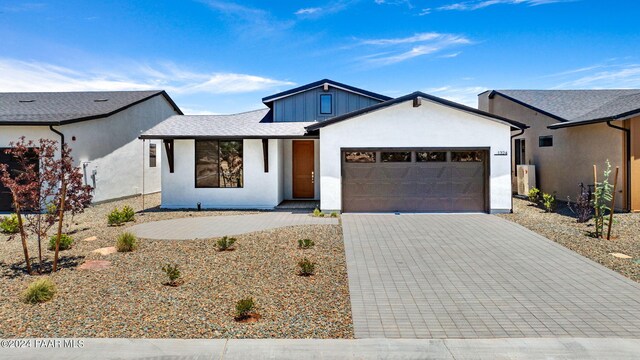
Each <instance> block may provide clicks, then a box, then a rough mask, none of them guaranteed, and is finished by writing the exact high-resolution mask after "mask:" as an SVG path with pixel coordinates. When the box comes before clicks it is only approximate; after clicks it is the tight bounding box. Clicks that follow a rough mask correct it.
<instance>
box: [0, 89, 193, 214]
mask: <svg viewBox="0 0 640 360" xmlns="http://www.w3.org/2000/svg"><path fill="white" fill-rule="evenodd" d="M177 114H182V111H180V109H179V108H178V106H177V105H176V104H175V103H174V102H173V100H172V99H171V98H170V97H169V95H168V94H167V93H166V92H164V91H160V90H158V91H112V92H48V93H45V92H42V93H39V92H36V93H0V162H3V163H8V164H9V165H10V167H11V165H12V164H13V163H14V161H13V159H11V158H10V157H9V156H8V155H6V154H5V152H4V151H3V150H5V149H6V148H8V147H9V144H10V143H11V142H15V141H17V140H18V139H19V138H20V137H22V136H25V137H26V139H27V140H33V141H38V140H39V139H41V138H46V139H52V140H56V141H58V144H60V143H61V142H65V143H66V144H67V145H68V146H69V147H70V148H71V149H72V156H73V157H74V160H75V161H76V164H77V166H79V167H81V169H82V171H83V174H84V181H85V184H87V185H91V186H92V187H94V202H100V201H105V200H111V199H117V198H122V197H126V196H131V195H136V194H140V193H141V192H142V191H143V189H144V192H145V193H152V192H158V191H160V169H161V164H162V162H161V161H160V151H159V149H158V147H159V141H146V142H144V144H143V143H141V142H140V141H139V140H138V137H139V136H140V134H141V133H142V132H144V131H146V130H149V129H150V128H152V127H153V126H155V125H158V124H159V123H161V122H162V121H163V120H165V119H167V118H168V117H170V116H172V115H177ZM143 164H144V166H142V165H143ZM143 179H144V184H143ZM11 209H12V204H11V194H10V193H9V191H8V189H5V188H4V187H2V185H0V212H8V211H11Z"/></svg>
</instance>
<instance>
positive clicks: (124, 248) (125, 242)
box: [116, 232, 138, 252]
mask: <svg viewBox="0 0 640 360" xmlns="http://www.w3.org/2000/svg"><path fill="white" fill-rule="evenodd" d="M137 248H138V239H137V238H136V236H135V235H133V234H132V233H130V232H124V233H122V234H120V236H118V240H117V241H116V249H117V250H118V252H130V251H134V250H135V249H137Z"/></svg>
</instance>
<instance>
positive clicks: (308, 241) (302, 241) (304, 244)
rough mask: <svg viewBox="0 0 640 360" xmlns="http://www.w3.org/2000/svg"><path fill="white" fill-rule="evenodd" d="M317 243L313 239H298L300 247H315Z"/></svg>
mask: <svg viewBox="0 0 640 360" xmlns="http://www.w3.org/2000/svg"><path fill="white" fill-rule="evenodd" d="M315 244H316V243H315V242H313V240H311V239H300V240H298V247H299V248H300V249H309V248H311V247H313V246H314V245H315Z"/></svg>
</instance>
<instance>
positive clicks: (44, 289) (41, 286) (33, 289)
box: [22, 278, 56, 304]
mask: <svg viewBox="0 0 640 360" xmlns="http://www.w3.org/2000/svg"><path fill="white" fill-rule="evenodd" d="M55 293H56V286H55V285H54V283H53V281H51V280H50V279H49V278H43V279H39V280H36V281H34V282H32V283H31V284H29V287H27V290H25V291H24V292H23V293H22V300H23V301H24V302H26V303H29V304H37V303H43V302H45V301H49V300H51V299H53V295H55Z"/></svg>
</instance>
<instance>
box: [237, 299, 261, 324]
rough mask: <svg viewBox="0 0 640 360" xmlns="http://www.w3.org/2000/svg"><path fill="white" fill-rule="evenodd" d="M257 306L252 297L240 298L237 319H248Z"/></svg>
mask: <svg viewBox="0 0 640 360" xmlns="http://www.w3.org/2000/svg"><path fill="white" fill-rule="evenodd" d="M255 306H256V304H255V302H254V301H253V298H251V297H248V298H244V299H240V300H238V302H237V303H236V320H242V319H246V318H247V317H248V316H249V313H251V311H253V309H254V308H255Z"/></svg>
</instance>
